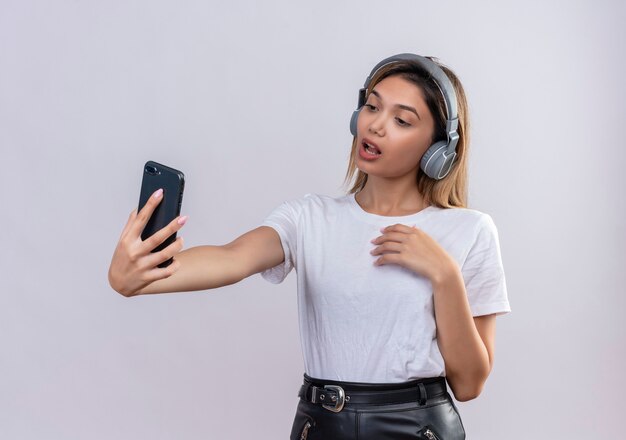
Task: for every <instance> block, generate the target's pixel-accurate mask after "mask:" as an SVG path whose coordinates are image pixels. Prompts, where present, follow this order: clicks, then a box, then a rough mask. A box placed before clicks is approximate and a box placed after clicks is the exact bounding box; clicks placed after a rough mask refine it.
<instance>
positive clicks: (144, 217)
mask: <svg viewBox="0 0 626 440" xmlns="http://www.w3.org/2000/svg"><path fill="white" fill-rule="evenodd" d="M155 195H156V197H155ZM162 199H163V192H162V191H161V190H159V191H156V192H155V193H154V194H153V195H152V196H151V197H150V198H149V199H148V201H147V202H146V204H145V205H144V206H143V207H142V208H141V211H139V213H138V214H137V208H135V209H133V211H132V212H131V213H130V217H129V218H128V221H127V222H126V226H124V230H123V231H122V235H121V236H120V239H119V241H118V243H117V247H116V248H115V252H114V253H113V258H112V260H111V266H110V267H109V284H110V285H111V287H112V288H113V289H114V290H115V291H116V292H118V293H120V294H122V295H124V296H134V295H135V294H136V293H137V292H139V291H140V290H141V289H142V288H144V287H145V286H147V285H149V284H150V283H152V282H154V281H156V280H160V279H162V278H168V277H170V276H171V275H172V274H174V273H175V272H176V271H177V270H178V268H179V267H180V263H179V262H178V261H177V260H176V259H175V258H174V260H173V261H172V263H171V264H170V265H169V266H167V267H164V268H160V267H157V265H159V264H160V263H162V262H164V261H166V260H168V259H169V258H171V257H174V256H175V255H176V254H177V253H179V252H180V251H181V249H182V248H183V237H177V238H176V240H175V241H174V242H173V243H171V244H170V245H169V246H167V247H165V248H164V249H162V250H160V251H159V252H154V253H152V252H151V251H152V250H153V249H154V248H156V247H157V246H158V245H159V244H161V243H163V241H165V239H166V238H167V237H169V236H170V235H172V234H173V233H174V232H176V231H178V230H179V229H181V228H182V227H183V225H184V224H185V221H186V220H187V217H186V216H185V217H177V218H175V219H174V220H172V221H171V222H170V223H169V224H168V225H167V226H165V227H163V228H162V229H160V230H159V231H157V232H155V233H154V234H153V235H152V236H150V237H148V238H147V239H146V240H142V239H141V233H142V231H143V229H144V227H145V226H146V224H147V223H148V220H149V219H150V217H151V216H152V213H153V212H154V210H155V208H156V207H157V205H158V204H159V203H160V202H161V200H162ZM179 221H180V222H181V223H179Z"/></svg>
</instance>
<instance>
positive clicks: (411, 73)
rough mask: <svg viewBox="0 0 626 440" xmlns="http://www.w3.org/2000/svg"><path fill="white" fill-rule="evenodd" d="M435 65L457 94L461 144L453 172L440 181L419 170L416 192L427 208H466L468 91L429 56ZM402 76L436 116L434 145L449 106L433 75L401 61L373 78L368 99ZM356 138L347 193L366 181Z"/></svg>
mask: <svg viewBox="0 0 626 440" xmlns="http://www.w3.org/2000/svg"><path fill="white" fill-rule="evenodd" d="M426 58H429V59H430V60H432V61H433V62H434V63H436V64H437V65H438V66H439V67H440V68H441V69H442V70H443V71H444V72H445V74H446V75H447V76H448V78H449V79H450V82H451V83H452V86H453V87H454V90H455V92H456V100H457V108H458V118H459V127H458V134H459V141H458V143H457V145H456V153H457V156H456V159H455V162H454V164H453V165H452V168H451V169H450V172H449V173H448V175H447V176H446V177H444V178H443V179H441V180H436V179H433V178H431V177H428V176H427V175H426V174H425V173H424V171H422V169H421V168H418V171H417V178H416V185H417V189H418V191H419V192H420V194H421V195H422V197H423V198H424V202H425V203H426V205H434V206H438V207H440V208H452V207H460V208H466V207H467V155H468V149H469V128H470V127H469V112H468V105H467V99H466V97H465V91H464V89H463V85H462V84H461V81H460V80H459V78H458V77H457V76H456V74H455V73H454V72H453V71H452V70H451V69H450V68H449V67H447V66H445V65H443V64H442V63H441V62H440V61H439V60H438V59H437V58H435V57H426ZM392 75H399V76H401V77H402V78H403V79H405V80H407V81H409V82H411V83H413V84H415V85H416V86H417V87H419V88H420V90H421V91H422V93H423V96H424V99H425V101H426V105H427V106H428V109H429V110H430V112H431V114H432V115H433V119H434V121H435V129H434V132H433V139H432V143H435V142H436V141H439V140H445V139H446V137H447V135H446V130H445V128H446V119H447V117H446V105H445V101H444V98H443V95H442V93H441V90H439V87H438V86H437V84H436V83H435V82H434V80H433V79H432V78H431V77H430V75H429V74H428V73H427V72H426V71H425V70H424V69H423V68H422V67H421V66H420V65H419V64H417V63H415V62H413V61H406V60H403V61H398V62H394V63H391V64H388V65H386V66H384V67H382V68H381V69H380V70H379V71H378V72H377V73H376V75H374V77H373V78H372V80H371V82H370V84H369V87H368V88H367V90H366V92H365V93H366V94H365V96H366V99H367V97H368V96H369V94H370V93H371V91H372V90H373V89H374V87H375V86H376V84H378V83H379V82H380V81H382V80H383V79H385V78H387V77H389V76H392ZM356 143H357V138H356V136H354V139H353V140H352V148H351V150H350V159H349V163H348V170H347V172H346V177H345V180H344V185H346V184H348V183H349V182H350V181H351V180H352V179H354V178H355V174H356V178H355V180H354V184H353V185H352V187H351V188H350V190H349V191H348V194H352V193H355V192H357V191H360V190H361V189H363V187H364V186H365V182H367V174H366V173H364V172H363V171H361V170H359V169H358V168H357V166H356V155H357V154H358V146H357V144H356Z"/></svg>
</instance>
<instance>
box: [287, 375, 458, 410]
mask: <svg viewBox="0 0 626 440" xmlns="http://www.w3.org/2000/svg"><path fill="white" fill-rule="evenodd" d="M447 391H448V390H447V386H446V379H445V377H443V376H440V377H429V378H424V379H415V380H411V381H407V382H398V383H364V382H344V381H336V380H325V379H317V378H313V377H310V376H308V375H307V374H305V375H304V383H303V384H302V386H301V387H300V390H299V392H298V397H300V398H301V399H303V400H306V401H307V402H311V403H314V404H318V405H321V406H322V407H324V408H326V409H328V410H330V411H333V412H339V411H341V410H342V409H343V408H344V406H346V405H350V404H393V403H409V402H418V403H419V404H420V405H424V404H425V403H426V401H427V400H428V399H431V398H433V397H437V396H440V395H444V394H446V393H447Z"/></svg>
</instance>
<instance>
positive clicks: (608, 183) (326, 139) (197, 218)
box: [0, 0, 626, 440]
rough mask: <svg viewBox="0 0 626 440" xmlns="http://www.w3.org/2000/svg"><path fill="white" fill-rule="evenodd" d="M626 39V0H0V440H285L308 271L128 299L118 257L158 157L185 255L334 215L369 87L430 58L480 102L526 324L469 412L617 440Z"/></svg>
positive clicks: (479, 118)
mask: <svg viewBox="0 0 626 440" xmlns="http://www.w3.org/2000/svg"><path fill="white" fill-rule="evenodd" d="M625 19H626V8H625V6H624V4H623V3H621V2H617V1H614V2H611V1H596V2H582V1H569V2H557V1H552V2H550V1H524V2H506V4H505V2H487V1H484V2H463V1H456V2H452V1H441V2H423V1H390V2H380V1H371V0H367V1H317V2H306V3H305V2H294V1H286V0H268V1H264V2H255V1H249V0H247V1H240V2H206V1H176V2H174V1H169V2H168V1H165V0H151V1H147V0H134V1H108V2H102V1H67V0H59V1H54V2H52V1H35V0H1V1H0V149H1V156H0V157H1V159H0V160H1V163H2V165H3V166H2V173H0V186H1V190H0V207H1V208H0V209H1V211H0V212H1V213H2V215H1V217H0V222H1V223H0V227H1V233H2V235H3V242H4V245H3V246H2V250H3V252H0V437H2V438H11V439H44V438H45V439H64V440H70V439H119V440H122V439H148V438H150V439H201V438H202V439H206V438H216V439H220V438H221V439H243V438H263V439H277V438H287V437H288V434H289V430H290V428H291V422H292V420H293V415H294V412H295V406H296V404H297V397H296V392H297V389H298V387H299V384H300V381H301V377H302V373H303V371H302V368H303V366H302V358H301V354H300V346H299V336H298V326H297V320H296V302H295V298H296V297H295V293H296V292H295V278H296V275H295V272H294V273H292V274H291V275H290V276H289V278H288V279H287V280H285V282H284V283H283V284H281V285H278V286H276V285H272V284H270V283H268V282H267V281H265V280H263V279H262V278H261V277H260V275H255V276H253V277H251V278H248V279H246V280H244V281H242V282H241V283H239V284H236V285H232V286H228V287H224V288H222V289H218V290H214V291H208V292H192V293H179V294H170V295H155V296H147V297H136V298H131V299H128V298H124V297H122V296H121V295H119V294H117V293H116V292H115V291H113V290H112V289H111V288H110V286H109V285H108V281H107V271H108V266H109V262H110V259H111V256H112V253H113V250H114V248H115V246H116V243H117V240H118V238H119V235H120V233H121V230H122V227H123V226H124V224H125V223H126V220H127V217H128V215H129V213H130V212H131V210H132V209H133V208H134V207H135V206H136V204H137V201H138V197H139V185H140V182H141V171H142V166H143V164H144V162H145V161H146V160H156V161H157V162H161V163H165V164H168V165H170V166H173V167H175V168H178V169H180V170H183V172H184V173H185V175H186V178H187V185H186V193H185V199H184V201H183V213H184V214H187V215H189V216H190V218H189V221H188V223H187V225H186V226H185V227H184V228H183V229H182V233H181V235H182V236H183V237H184V238H185V244H186V247H192V246H197V245H202V244H224V243H227V242H229V241H231V240H232V239H234V238H235V237H237V236H238V235H240V234H242V233H244V232H245V231H247V230H250V229H252V228H254V227H256V226H257V225H258V224H259V223H260V222H261V220H262V219H263V218H264V217H265V216H266V215H267V214H268V213H269V212H270V211H271V210H272V209H273V208H274V207H275V206H277V205H278V204H279V203H280V202H282V201H283V200H286V199H288V198H291V197H297V196H301V195H303V194H305V193H307V192H317V193H322V194H329V195H340V194H342V190H343V188H342V187H341V184H342V180H343V176H344V173H345V169H346V165H347V157H348V152H349V147H350V142H351V136H350V133H349V130H348V123H349V118H350V114H351V112H352V110H353V109H354V107H355V105H356V98H357V90H358V88H359V87H360V86H361V85H362V83H363V81H364V79H365V76H366V75H367V73H369V71H370V69H371V68H372V67H373V66H374V65H375V64H376V63H377V62H378V61H379V60H381V59H382V58H385V57H387V56H389V55H391V54H394V53H399V52H415V53H419V54H422V55H435V56H437V57H439V58H440V59H441V60H442V61H443V62H445V63H446V64H448V65H449V66H451V67H452V68H453V69H454V70H455V71H456V72H457V73H458V75H459V76H460V77H461V80H462V81H463V83H464V85H465V88H466V91H467V94H468V97H469V100H470V106H471V112H472V113H471V116H472V122H473V131H472V135H473V144H472V153H471V157H470V162H471V164H470V179H471V180H470V192H471V195H470V207H473V208H475V209H479V210H482V211H484V212H487V213H489V214H490V215H492V217H493V219H494V221H495V222H496V225H497V226H498V230H499V233H500V243H501V249H502V256H503V262H504V266H505V270H506V275H507V283H508V290H509V299H510V302H511V306H512V309H513V312H512V313H511V314H510V315H506V316H504V317H501V318H498V329H497V346H496V355H495V358H496V361H495V367H494V370H493V372H492V374H491V377H490V378H489V381H488V383H487V385H486V388H485V389H484V391H483V393H482V395H481V396H480V397H479V398H478V399H477V400H473V401H470V402H466V403H459V410H460V411H461V414H462V416H463V419H464V423H465V427H466V430H467V433H468V438H469V439H481V440H489V439H494V440H495V439H498V440H501V439H507V440H516V439H525V438H528V437H529V436H530V435H531V433H532V435H533V438H559V439H565V438H567V439H586V438H590V437H593V438H618V437H619V436H620V435H621V432H622V427H621V426H622V423H621V412H620V411H618V408H621V404H622V399H621V398H620V394H622V393H623V391H624V389H625V385H626V380H625V379H624V374H623V372H624V371H625V370H626V362H625V356H626V348H625V347H626V344H624V336H625V329H626V326H625V324H624V319H623V317H622V315H623V311H624V310H625V306H626V300H625V299H624V293H625V292H624V288H623V287H622V286H623V285H624V282H625V281H626V279H625V275H624V273H625V272H624V263H625V258H624V248H625V245H626V237H625V233H624V220H623V218H624V213H625V198H624V193H623V192H624V189H625V188H626V185H625V180H626V179H625V177H624V174H623V172H622V168H623V164H624V160H625V158H626V154H625V152H624V148H623V144H624V141H623V139H622V138H623V135H622V133H621V132H622V121H623V119H624V117H625V116H626V111H625V108H624V100H625V98H626V93H625V88H624V86H623V78H624V77H625V76H626V75H625V74H626V69H625V63H624V57H623V55H622V51H623V47H622V46H623V42H624V41H625V37H626V35H625V34H626V31H625V30H624V26H623V22H624V20H625ZM268 390H269V391H268ZM270 391H271V392H270ZM268 395H271V396H273V398H272V401H271V402H264V403H259V402H258V401H257V400H256V397H257V396H264V397H265V396H268Z"/></svg>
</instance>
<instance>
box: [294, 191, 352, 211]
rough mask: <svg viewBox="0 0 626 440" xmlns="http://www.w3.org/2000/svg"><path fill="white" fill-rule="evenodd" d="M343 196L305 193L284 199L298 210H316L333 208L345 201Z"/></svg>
mask: <svg viewBox="0 0 626 440" xmlns="http://www.w3.org/2000/svg"><path fill="white" fill-rule="evenodd" d="M345 199H346V197H345V196H339V197H332V196H328V195H324V194H317V193H306V194H304V195H302V196H299V197H294V198H291V199H288V200H287V201H285V203H286V204H288V205H290V206H291V207H292V208H293V209H296V210H298V211H316V210H319V209H333V208H337V207H340V206H342V205H343V204H344V203H345Z"/></svg>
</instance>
